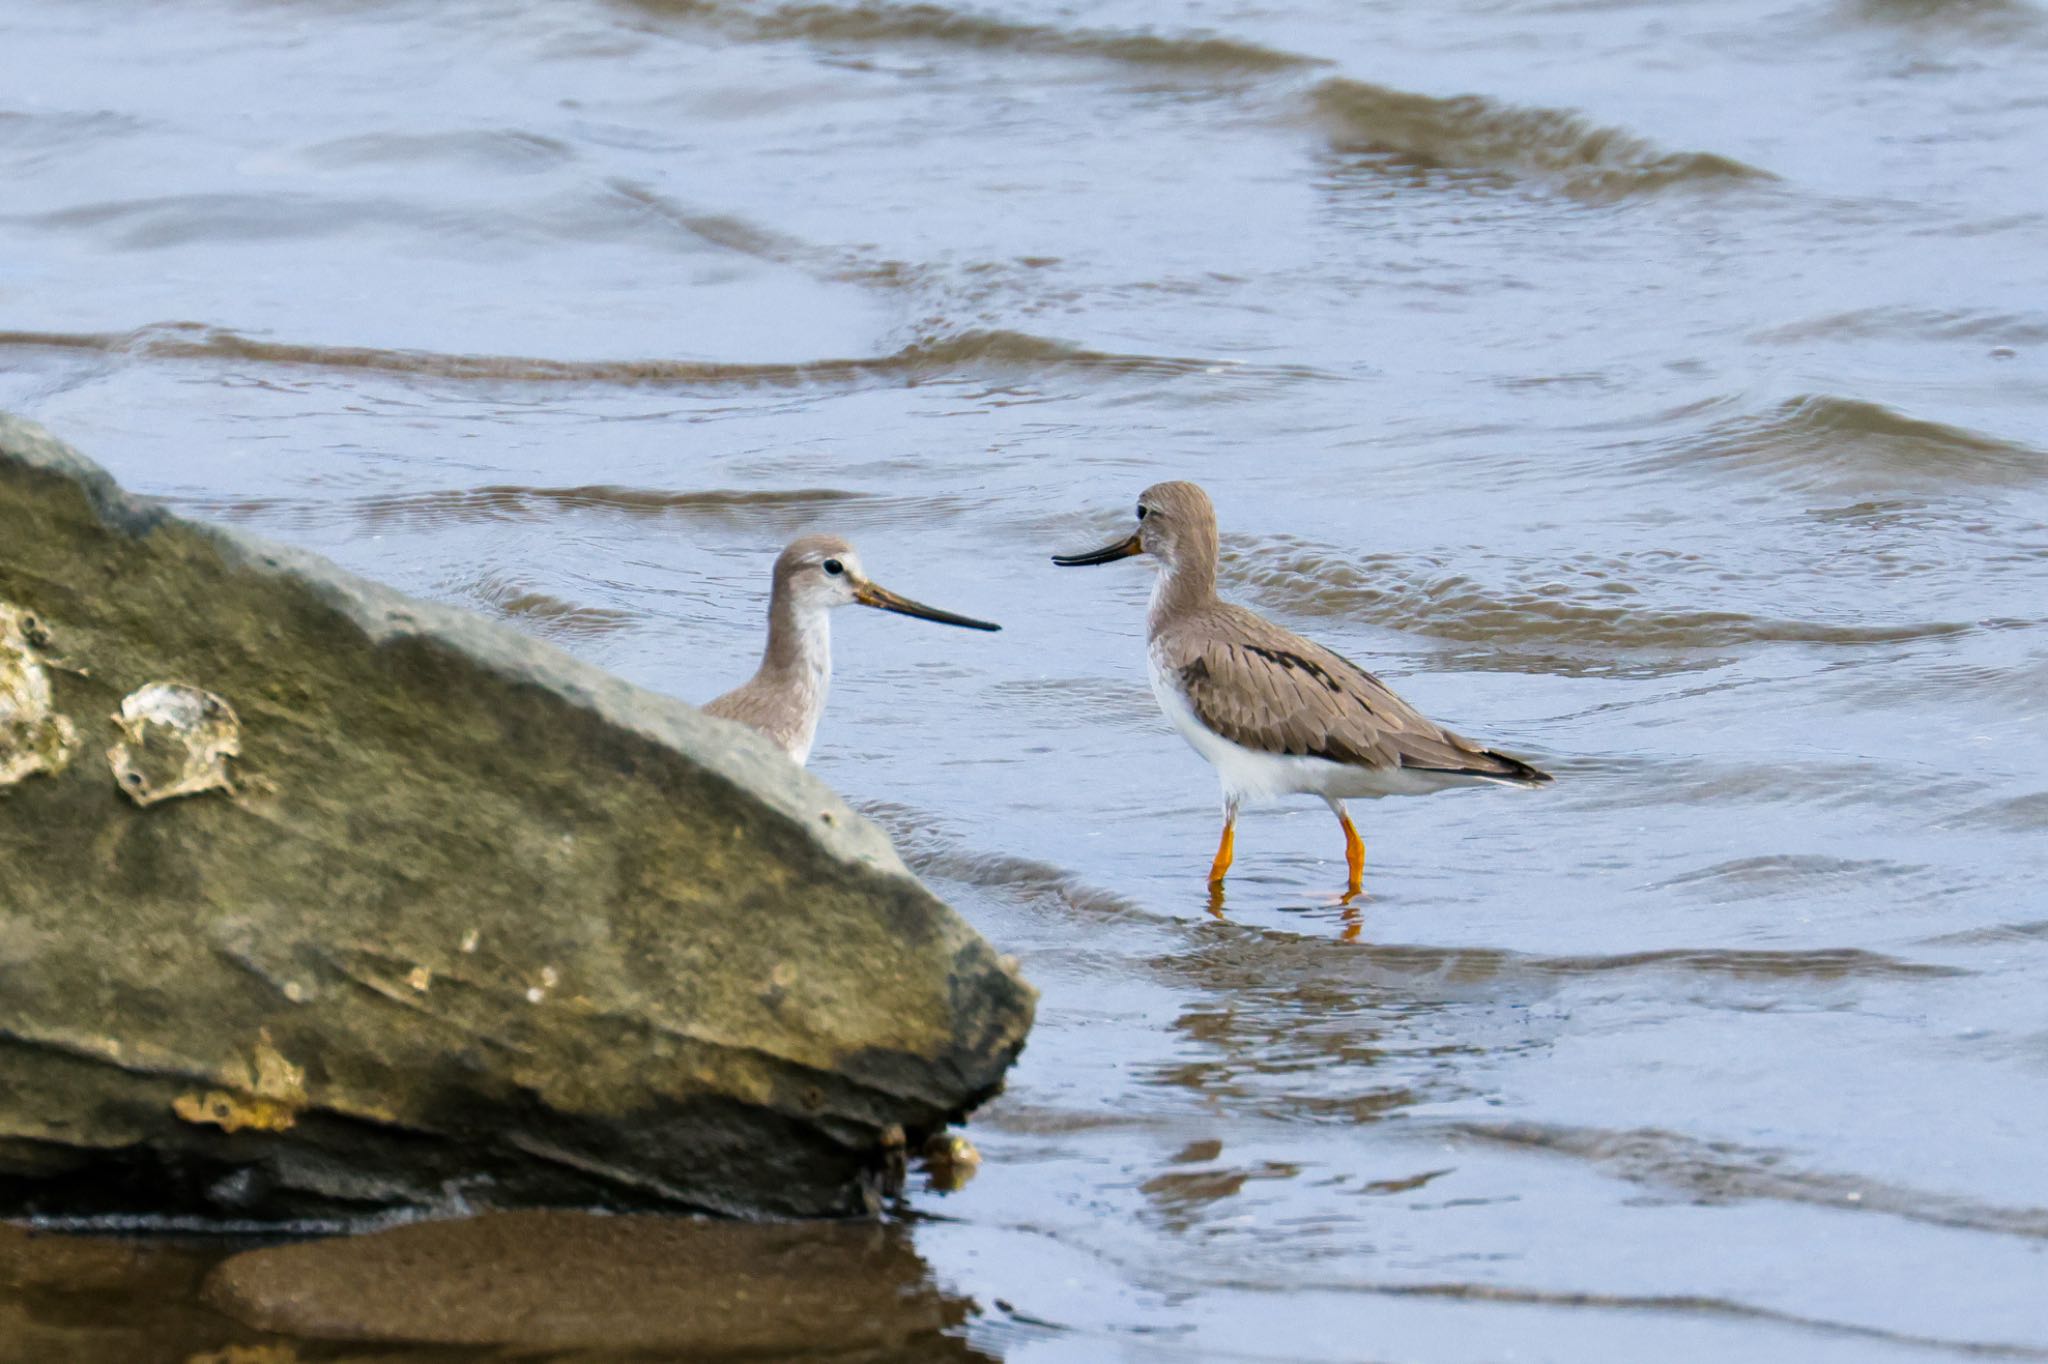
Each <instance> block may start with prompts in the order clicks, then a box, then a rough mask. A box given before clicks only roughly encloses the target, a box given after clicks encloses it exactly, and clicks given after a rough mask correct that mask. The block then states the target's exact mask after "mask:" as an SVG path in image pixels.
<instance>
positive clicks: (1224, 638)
mask: <svg viewBox="0 0 2048 1364" xmlns="http://www.w3.org/2000/svg"><path fill="white" fill-rule="evenodd" d="M1216 548H1217V545H1216V510H1215V508H1214V507H1213V506H1211V505H1210V503H1209V495H1208V494H1207V493H1205V492H1203V491H1202V490H1201V489H1200V488H1199V487H1197V486H1195V485H1194V484H1192V483H1157V484H1154V485H1153V486H1152V487H1150V488H1147V489H1146V490H1145V491H1144V492H1143V493H1142V494H1140V495H1139V498H1138V525H1137V528H1136V529H1135V530H1134V531H1132V532H1131V534H1129V535H1127V536H1125V537H1124V538H1123V539H1121V540H1118V541H1117V542H1116V543H1115V544H1112V545H1106V546H1104V547H1103V548H1101V549H1098V550H1095V551H1094V552H1093V553H1089V554H1058V555H1054V556H1053V562H1054V563H1056V564H1059V565H1062V566H1064V567H1072V566H1075V565H1080V564H1107V563H1112V562H1114V561H1116V560H1118V559H1123V558H1128V557H1129V556H1131V555H1133V554H1150V555H1152V556H1154V557H1155V558H1157V559H1158V560H1159V561H1160V564H1161V571H1160V574H1159V579H1158V581H1157V582H1156V583H1155V584H1154V585H1153V588H1152V606H1151V610H1150V612H1149V613H1148V615H1147V618H1146V633H1147V638H1148V643H1149V647H1148V650H1147V656H1148V658H1149V659H1150V662H1151V672H1152V692H1153V695H1155V696H1157V697H1158V698H1159V708H1160V709H1161V710H1163V711H1165V712H1166V718H1167V719H1169V720H1171V721H1172V722H1173V726H1174V728H1175V729H1178V730H1179V731H1180V732H1181V734H1182V736H1183V737H1185V738H1186V739H1187V741H1188V742H1189V743H1190V744H1192V745H1194V748H1195V751H1196V752H1197V753H1200V754H1201V755H1202V756H1203V757H1204V758H1206V759H1208V760H1209V762H1210V764H1211V765H1212V766H1214V767H1215V769H1216V773H1217V776H1218V777H1219V778H1220V779H1221V780H1222V783H1223V840H1222V843H1221V844H1220V845H1219V846H1218V847H1217V849H1216V860H1215V862H1214V863H1213V864H1212V865H1211V866H1210V868H1209V885H1210V887H1211V889H1212V890H1217V891H1220V888H1221V886H1222V883H1223V877H1224V874H1225V873H1226V872H1228V871H1229V870H1230V863H1231V859H1232V857H1233V855H1234V853H1235V850H1236V839H1237V807H1238V804H1239V802H1241V801H1244V800H1247V799H1251V800H1258V799H1261V798H1265V797H1271V796H1279V795H1288V794H1294V793H1302V794H1307V795H1317V796H1321V797H1322V798H1323V800H1324V801H1325V802H1327V803H1328V805H1329V807H1330V809H1331V811H1332V812H1333V813H1335V815H1336V816H1337V821H1338V823H1340V824H1342V825H1343V826H1344V862H1345V866H1346V867H1347V868H1348V870H1349V872H1350V881H1349V884H1348V886H1347V887H1346V890H1345V899H1346V901H1347V902H1348V901H1349V900H1350V899H1351V898H1352V897H1354V896H1356V895H1357V894H1358V892H1359V889H1360V885H1361V880H1362V878H1363V876H1364V873H1365V843H1364V842H1363V841H1362V840H1361V839H1360V838H1359V836H1358V830H1357V828H1356V827H1355V826H1354V825H1353V824H1352V823H1351V816H1350V815H1349V814H1348V813H1346V811H1345V809H1344V801H1345V799H1346V798H1347V797H1366V796H1393V795H1423V794H1426V793H1428V792H1431V791H1440V790H1443V789H1445V788H1446V787H1451V786H1465V785H1473V784H1476V783H1481V782H1491V783H1498V784H1504V785H1508V786H1541V785H1543V784H1545V783H1546V782H1548V781H1550V779H1551V778H1550V775H1549V774H1548V773H1547V772H1539V771H1538V770H1537V769H1535V768H1534V767H1531V766H1530V765H1529V764H1528V763H1525V762H1523V761H1522V760H1521V759H1520V758H1514V757H1510V756H1508V755H1507V754H1505V753H1499V752H1496V751H1494V750H1493V749H1490V748H1482V747H1480V746H1479V745H1478V744H1475V743H1473V742H1472V741H1471V740H1470V739H1465V738H1462V737H1460V736H1459V735H1456V734H1453V733H1451V732H1450V731H1449V730H1447V729H1444V728H1443V727H1442V726H1440V725H1437V724H1435V723H1433V722H1431V721H1430V720H1427V719H1425V718H1424V717H1423V716H1422V714H1421V713H1420V712H1419V711H1417V710H1416V709H1415V708H1414V707H1412V706H1410V705H1409V704H1408V703H1407V702H1405V701H1403V700H1402V699H1401V698H1400V697H1398V696H1396V695H1394V693H1393V691H1392V690H1390V689H1389V688H1388V687H1387V684H1386V683H1384V682H1382V681H1380V680H1379V679H1378V678H1377V677H1374V676H1373V675H1372V674H1371V673H1369V672H1367V671H1366V670H1365V669H1363V668H1361V667H1359V666H1358V665H1357V664H1356V663H1353V662H1352V661H1351V660H1349V659H1347V658H1344V657H1343V656H1341V655H1339V654H1337V653H1334V652H1332V651H1331V650H1329V649H1326V648H1324V647H1323V646H1322V645H1320V644H1317V643H1316V642H1315V641H1313V640H1309V639H1304V638H1302V637H1301V636H1300V635H1297V634H1295V633H1294V632H1293V631H1291V630H1284V629H1282V628H1281V627H1280V626H1278V625H1275V624H1274V623H1273V622H1271V621H1269V620H1267V619H1266V618H1265V617H1263V616H1260V615H1258V614H1256V613H1255V612H1252V611H1248V610H1246V609H1245V608H1244V607H1242V606H1235V605H1232V604H1231V603H1229V602H1226V601H1222V600H1220V599H1219V598H1218V597H1217V596H1216Z"/></svg>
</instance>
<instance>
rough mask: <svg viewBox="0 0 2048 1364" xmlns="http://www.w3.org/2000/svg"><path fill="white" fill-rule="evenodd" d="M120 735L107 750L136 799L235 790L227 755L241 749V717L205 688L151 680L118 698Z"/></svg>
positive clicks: (237, 754)
mask: <svg viewBox="0 0 2048 1364" xmlns="http://www.w3.org/2000/svg"><path fill="white" fill-rule="evenodd" d="M114 723H115V724H116V725H119V726H120V727H121V739H120V741H119V742H118V743H116V744H115V745H114V746H113V747H112V748H110V749H108V750H107V762H108V764H109V765H111V766H112V767H113V769H114V780H115V781H116V782H117V783H119V784H120V787H121V790H122V791H123V792H125V793H126V794H127V796H128V798H129V799H130V800H132V801H134V802H135V803H136V804H137V805H144V806H147V805H154V804H156V803H157V802H158V801H160V800H169V799H171V798H172V797H173V796H196V795H198V794H199V793H200V792H202V791H226V792H227V793H228V794H230V795H233V794H234V790H235V788H234V783H232V782H230V781H229V780H228V765H227V760H228V759H229V758H235V757H240V756H241V752H242V722H241V721H240V720H238V719H236V718H235V709H234V707H233V706H230V705H229V704H228V703H227V702H226V701H223V700H222V699H221V698H220V697H218V696H215V695H214V694H213V693H212V692H210V691H201V690H200V689H199V688H197V687H189V686H186V685H185V684H184V683H183V682H151V683H149V684H148V685H147V686H144V687H141V688H138V689H137V690H135V691H132V692H130V693H129V694H128V695H127V696H125V697H123V698H122V699H121V711H120V713H119V714H118V715H116V716H114Z"/></svg>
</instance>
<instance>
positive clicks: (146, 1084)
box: [0, 417, 1034, 1219]
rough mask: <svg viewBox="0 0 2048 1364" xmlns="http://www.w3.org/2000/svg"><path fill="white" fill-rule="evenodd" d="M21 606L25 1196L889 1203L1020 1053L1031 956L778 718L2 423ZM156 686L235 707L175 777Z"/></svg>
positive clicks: (15, 1034)
mask: <svg viewBox="0 0 2048 1364" xmlns="http://www.w3.org/2000/svg"><path fill="white" fill-rule="evenodd" d="M0 604H4V605H7V606H12V607H13V608H15V609H16V611H17V612H19V613H24V614H26V615H27V616H29V617H31V618H32V623H33V626H34V631H33V635H34V639H33V642H31V643H29V644H28V645H27V646H26V647H25V648H24V649H20V650H16V653H17V654H18V655H19V656H18V657H16V658H15V660H14V663H15V668H16V672H17V673H19V674H21V676H22V677H24V678H25V677H28V676H29V674H31V673H36V674H38V675H39V677H40V680H41V685H42V687H43V689H44V690H46V691H47V693H48V696H49V698H50V699H49V709H50V714H51V718H50V719H49V720H47V721H44V722H40V723H38V722H36V721H34V720H33V719H31V718H24V719H22V720H21V722H20V723H19V724H18V725H17V726H16V729H17V730H19V732H20V733H22V734H24V735H28V736H30V738H31V739H32V740H33V741H34V742H37V743H40V744H41V745H42V746H43V747H42V749H41V750H40V751H41V752H42V753H43V755H44V757H45V759H46V760H45V761H40V762H35V763H27V762H24V763H18V764H16V766H17V767H20V768H23V769H24V770H23V771H22V772H21V774H20V775H19V776H18V777H17V778H16V779H14V780H11V781H9V782H8V783H6V784H5V785H0V1211H13V1212H20V1211H41V1212H55V1213H65V1214H79V1213H92V1212H120V1213H153V1214H164V1213H176V1214H199V1215H204V1216H215V1217H231V1218H256V1219H289V1218H303V1217H309V1216H312V1217H318V1216H331V1215H334V1214H337V1213H343V1214H346V1213H357V1212H374V1211H379V1210H384V1209H389V1208H394V1207H407V1206H422V1205H447V1204H450V1203H462V1204H467V1205H481V1206H500V1207H504V1206H520V1205H541V1204H545V1205H580V1206H601V1207H610V1208H671V1209H674V1208H686V1209H695V1210H707V1211H714V1212H725V1213H735V1214H796V1215H805V1214H837V1213H847V1212H856V1211H860V1210H862V1209H864V1208H869V1207H872V1206H873V1203H874V1199H875V1197H876V1193H877V1189H878V1188H879V1187H880V1186H881V1184H882V1183H883V1182H884V1181H885V1180H886V1178H887V1174H888V1171H889V1168H890V1166H891V1165H892V1163H900V1152H901V1150H902V1143H903V1142H904V1141H905V1140H906V1139H911V1140H914V1139H916V1138H917V1136H918V1135H919V1134H921V1133H923V1132H927V1131H930V1130H933V1129H936V1128H938V1127H939V1126H941V1125H943V1124H944V1123H946V1122H948V1121H950V1120H954V1119H956V1118H958V1117H959V1116H961V1115H963V1114H964V1113H966V1112H967V1111H968V1110H970V1109H972V1108H973V1107H974V1106H975V1105H976V1104H978V1103H980V1102H981V1101H982V1100H984V1099H986V1098H987V1097H989V1096H990V1095H991V1094H993V1093H994V1092H995V1091H996V1090H997V1089H998V1088H999V1087H1000V1085H1001V1080H1002V1076H1003V1072H1004V1070H1005V1069H1006V1068H1007V1067H1008V1065H1009V1064H1010V1063H1011V1061H1012V1060H1014V1059H1015V1057H1016V1055H1017V1053H1018V1051H1019V1050H1020V1049H1021V1048H1022V1046H1023V1043H1024V1037H1025V1033H1026V1030H1027V1029H1028V1027H1029V1025H1030V1020H1031V1013H1032V1006H1033V1001H1034V995H1033V992H1032V990H1031V988H1030V987H1029V986H1028V985H1026V984H1025V983H1024V982H1023V981H1022V980H1021V979H1020V978H1019V977H1018V975H1017V973H1016V970H1015V968H1014V966H1013V964H1012V963H1010V962H1009V961H1008V960H1007V959H1004V958H1001V957H999V956H998V955H997V954H996V953H995V952H994V951H993V950H992V949H991V948H990V946H989V945H988V944H987V943H986V942H985V941H984V940H983V939H982V938H981V937H979V936H978V935H977V934H976V933H975V932H974V931H973V930H972V929H971V928H969V927H968V926H967V925H966V924H965V923H963V922H962V921H961V920H960V919H959V918H958V916H956V915H955V914H954V913H953V912H952V911H951V910H950V909H948V908H947V907H946V906H945V905H944V904H942V903H940V902H939V901H938V900H937V899H935V898H934V897H933V896H932V895H931V894H930V893H928V892H927V891H926V890H925V889H924V888H923V887H922V886H921V885H919V884H918V882H917V881H916V880H915V879H914V878H913V877H912V876H911V875H910V874H909V873H908V872H907V871H906V870H905V868H904V867H903V865H902V863H901V861H900V860H899V859H898V857H897V856H896V853H895V851H894V850H893V849H892V848H891V846H890V844H889V842H888V839H887V838H886V837H885V836H884V835H883V834H882V833H881V831H879V830H878V829H876V828H875V827H874V826H872V825H871V824H869V823H868V822H867V821H865V820H863V819H861V818H860V817H859V816H858V815H856V814H854V813H853V812H852V811H851V810H849V809H848V808H847V807H846V805H845V804H844V803H843V802H842V801H841V800H840V799H839V798H838V797H837V796H835V795H834V794H833V793H832V792H831V791H830V790H828V789H827V788H826V787H824V786H823V785H822V784H820V783H819V782H818V781H817V780H816V779H815V778H813V777H811V776H809V775H808V774H806V773H804V772H803V771H801V770H800V769H798V768H796V767H794V766H793V765H791V764H790V763H789V762H788V761H787V760H786V759H785V758H783V757H782V755H781V754H780V753H778V752H776V751H775V750H773V749H772V748H770V747H769V746H768V745H767V744H766V743H764V742H762V741H760V740H759V739H758V738H757V737H756V736H754V735H753V734H751V733H749V732H747V731H744V730H741V729H738V728H737V727H735V726H732V725H729V724H726V723H724V722H722V721H719V720H715V719H712V718H710V717H707V716H704V715H702V714H700V713H698V712H697V711H696V710H695V709H693V708H692V707H690V706H688V705H685V704H683V703H682V702H679V701H675V700H672V699H669V698H667V697H662V696H657V695H654V694H651V693H648V692H645V691H642V690H639V689H637V688H635V687H632V686H630V685H628V684H626V683H625V682H622V681H620V680H618V679H617V678H614V677H611V676H609V675H608V674H605V673H603V672H602V671H600V670H598V669H596V668H592V667H589V666H587V665H585V664H582V663H579V662H577V661H575V660H574V659H571V658H569V657H568V656H566V655H565V654H563V653H561V652H560V651H558V650H556V649H554V648H552V647H550V646H548V645H545V644H542V643H539V642H537V641H535V640H532V639H528V638H526V637H524V636H521V635H519V634H517V633H516V632H514V631H511V630H509V629H507V628H505V627H502V626H499V625H497V624H495V623H492V622H490V621H486V620H484V619H482V618H480V617H477V616H474V615H472V614H469V613H466V612H462V611H458V610H454V609H452V608H448V607H444V606H437V605H432V604H429V603H424V602H419V601H414V600H411V599H408V598H406V597H404V596H402V595H400V594H398V593H396V592H393V591H390V590H388V589H385V588H382V587H379V586H377V585H375V584H372V583H369V582H365V581H363V580H361V579H359V578H355V577H353V576H351V575H349V574H347V573H344V572H342V571H341V570H340V569H338V568H336V567H335V566H334V565H332V564H330V563H328V562H326V561H325V560H322V559H320V558H318V557H317V556H314V555H311V554H306V553H303V552H300V551H296V550H291V549H286V548H284V547H281V546H277V545H272V544H268V543H264V542H262V541H259V540H256V539H253V538H251V537H248V536H245V535H242V534H240V533H237V532H235V531H232V530H227V529H223V528H219V527H213V526H207V525H201V524H198V523H194V522H191V521H187V520H184V519H182V518H180V517H177V516H175V515H173V514H171V513H170V512H168V511H167V510H166V509H164V508H163V507H162V506H160V505H157V504H154V503H151V502H148V501H144V500H141V499H137V498H134V497H131V496H129V495H127V494H125V493H123V492H122V491H121V490H120V489H119V488H117V487H116V486H115V485H114V483H113V482H112V481H111V480H110V479H109V478H108V477H107V475H106V474H105V473H104V472H102V471H101V470H100V469H99V468H97V467H96V466H94V465H93V464H91V463H90V462H88V461H87V460H85V459H83V458H82V457H80V456H79V455H78V454H76V453H75V452H73V451H71V450H70V449H68V448H67V447H65V446H63V445H62V444H60V443H58V442H57V441H55V440H53V439H52V438H51V437H50V436H49V435H48V434H47V433H45V432H43V431H41V430H40V429H39V428H36V427H34V426H31V425H28V424H26V423H22V422H18V421H14V420H12V419H9V418H6V417H0ZM15 633H16V634H18V635H21V636H22V637H23V638H24V639H28V638H29V633H30V632H29V631H28V630H27V628H26V627H23V628H22V629H18V630H17V631H16V632H15ZM6 664H7V660H5V659H0V667H4V666H6ZM152 686H160V687H168V688H172V689H174V690H175V689H182V690H177V691H176V693H175V695H172V693H167V692H162V691H159V692H150V693H144V689H146V688H150V687H152ZM16 690H17V691H19V692H20V694H21V695H23V696H30V695H32V694H41V693H39V692H37V691H36V688H35V686H34V685H32V684H31V683H29V682H22V683H21V684H20V685H19V686H18V687H17V688H16ZM138 693H144V694H145V696H148V697H155V698H157V699H158V701H161V700H162V699H163V698H164V697H165V696H166V695H171V696H172V700H173V701H175V702H176V704H169V705H163V704H159V705H157V706H155V708H154V710H152V711H151V713H152V714H161V715H167V716H170V717H172V719H173V720H175V719H176V717H178V716H179V715H190V716H193V717H198V716H200V715H201V714H202V712H203V713H204V715H205V717H206V718H205V720H204V724H205V725H208V726H214V727H215V728H213V729H208V730H206V731H205V732H203V733H201V734H199V735H198V736H197V737H196V738H194V739H193V741H192V747H193V752H194V753H195V754H197V753H199V752H200V751H201V750H202V749H203V750H204V755H205V756H206V758H207V761H208V763H209V764H210V766H209V767H208V768H207V769H206V770H207V772H208V773H209V774H210V775H208V776H206V777H205V779H195V780H193V781H192V782H191V783H190V788H191V789H190V790H189V791H183V792H173V791H170V790H169V787H168V786H160V787H159V789H158V795H157V798H156V799H153V800H152V801H151V802H150V803H147V804H145V803H142V801H141V798H140V796H138V795H137V794H136V793H135V792H133V791H129V792H127V793H126V794H124V791H123V788H122V785H121V783H120V781H119V780H117V776H116V773H117V771H123V772H126V773H128V774H129V775H128V778H127V779H128V780H130V781H134V780H135V777H134V770H135V769H136V767H137V766H138V765H141V764H142V758H143V757H144V756H149V757H150V760H151V762H153V763H157V764H158V766H157V767H151V768H149V770H150V771H155V770H158V768H159V767H162V764H163V762H169V763H170V764H171V767H163V769H162V770H165V771H170V770H171V769H172V768H174V767H175V763H176V761H180V760H182V751H181V750H176V749H175V748H173V750H171V751H170V752H169V757H168V758H165V757H164V755H163V754H159V753H157V752H156V748H160V747H161V746H162V744H163V743H164V742H165V736H164V735H163V734H162V733H160V732H158V731H156V730H150V731H149V732H148V733H147V734H146V735H143V734H142V731H140V730H138V729H137V728H136V726H137V725H139V724H140V723H141V722H140V721H137V720H135V719H133V716H134V715H135V714H137V713H138V712H137V709H136V706H135V705H134V704H132V703H133V702H135V701H136V698H137V695H138ZM124 701H129V702H131V704H130V705H129V706H128V707H126V713H127V714H128V716H129V717H130V718H129V722H128V724H127V726H126V727H124V724H123V720H122V717H123V715H124V704H123V703H124ZM216 701H217V702H218V703H220V704H219V705H217V706H216V705H214V704H212V703H213V702H216ZM59 719H61V721H62V723H63V726H64V727H65V728H66V729H67V730H68V731H69V733H67V734H65V735H64V739H65V742H63V743H61V744H60V743H58V742H57V737H58V725H57V721H58V720H59ZM230 722H231V723H232V726H233V729H232V732H230V731H229V730H227V729H225V728H221V727H223V726H227V725H229V724H230ZM165 723H170V721H166V722H165ZM194 723H199V721H197V720H195V721H194ZM138 736H141V737H138ZM171 737H172V738H173V739H175V738H176V736H175V735H173V736H171ZM145 738H146V740H147V743H148V744H149V745H152V746H154V747H152V750H151V754H150V755H142V754H140V753H139V750H137V749H136V747H135V746H136V745H139V744H142V743H143V742H144V739H145ZM124 743H126V744H128V745H129V751H128V752H127V754H126V757H127V762H128V765H127V767H126V768H124V767H122V759H123V756H124V754H123V745H124ZM60 759H61V760H60ZM159 760H161V761H159ZM151 780H156V779H155V778H151Z"/></svg>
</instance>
